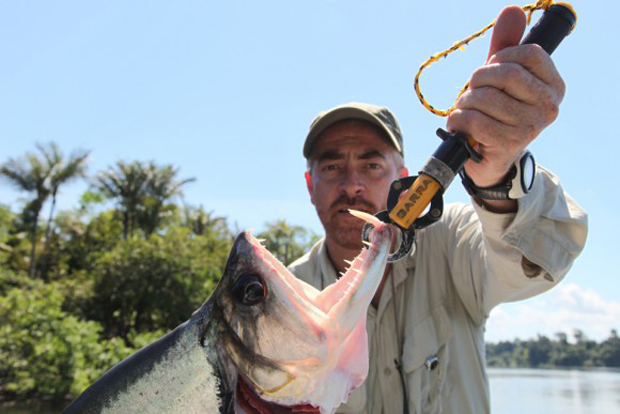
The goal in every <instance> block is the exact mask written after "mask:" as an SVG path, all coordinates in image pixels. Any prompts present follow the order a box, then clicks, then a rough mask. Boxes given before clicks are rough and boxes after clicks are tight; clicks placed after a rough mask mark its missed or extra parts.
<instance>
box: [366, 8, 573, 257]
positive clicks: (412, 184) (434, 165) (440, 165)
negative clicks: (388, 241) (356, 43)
mask: <svg viewBox="0 0 620 414" xmlns="http://www.w3.org/2000/svg"><path fill="white" fill-rule="evenodd" d="M539 5H540V6H539ZM527 7H530V8H529V9H526V8H527ZM534 7H537V8H543V9H544V10H545V11H544V13H543V15H542V16H541V18H540V19H539V20H538V22H537V23H536V24H535V25H534V27H533V28H532V29H531V31H530V32H529V33H528V35H527V36H526V37H525V39H523V41H522V42H521V44H537V45H539V46H541V47H542V48H543V49H544V50H545V51H546V52H547V53H548V54H551V53H552V52H553V51H554V50H555V49H556V48H557V47H558V46H559V44H560V43H561V42H562V40H563V39H564V38H565V37H566V36H567V35H568V34H569V33H570V32H571V31H572V30H573V28H574V27H575V24H576V21H577V16H576V13H575V11H574V10H573V8H572V7H571V6H570V5H569V4H566V3H553V2H552V1H549V0H546V1H545V0H541V1H539V2H538V4H537V5H532V6H526V7H525V8H524V9H526V10H529V11H530V14H531V12H532V11H533V10H534V9H535V8H534ZM528 19H529V18H528ZM493 25H494V23H492V24H490V25H489V26H487V27H486V28H484V29H483V30H481V31H480V32H478V33H477V34H475V35H474V36H476V35H477V36H480V35H481V34H482V33H484V31H486V30H488V29H490V28H491V27H493ZM477 36H476V37H477ZM465 43H467V40H466V41H465ZM458 47H459V44H458V43H457V44H455V46H453V47H452V48H451V49H448V51H446V52H447V53H450V52H449V51H450V50H452V51H454V50H456V49H458ZM446 52H443V53H445V54H447V53H446ZM438 55H440V54H438ZM434 56H437V55H434ZM443 56H445V55H443ZM443 56H441V57H443ZM431 59H433V57H432V58H431ZM427 63H428V62H427ZM424 65H426V63H425V64H424ZM424 65H423V66H424ZM421 69H422V68H421ZM418 75H419V72H418ZM466 89H467V85H465V87H464V88H463V90H462V91H461V93H460V94H459V96H460V95H461V94H462V93H463V92H464V91H465V90H466ZM416 91H418V81H417V76H416ZM418 96H419V97H420V100H421V101H422V103H423V104H424V102H425V100H424V99H423V97H422V95H421V93H418ZM457 99H458V98H457ZM424 106H425V107H427V109H429V110H431V108H432V106H430V104H428V105H427V104H425V105H424ZM429 107H430V108H429ZM432 109H433V110H431V112H433V113H435V114H438V115H441V116H447V115H448V114H449V113H450V112H451V110H452V108H451V109H450V110H448V111H443V112H444V113H443V114H440V113H438V112H440V111H438V110H435V109H434V108H432ZM437 135H438V136H439V137H440V138H441V139H442V143H441V144H440V145H439V147H438V148H437V150H435V152H434V153H433V155H432V156H431V157H430V158H429V159H428V160H427V161H426V163H425V164H424V165H423V166H422V168H421V169H420V172H419V175H418V176H412V177H406V178H402V179H400V180H396V181H394V182H393V183H392V185H391V186H390V190H389V194H388V200H387V207H388V209H387V210H384V211H381V212H379V213H377V214H376V217H377V218H378V219H380V220H381V221H383V222H385V223H389V224H392V225H394V226H396V227H398V228H399V229H400V245H399V247H398V250H397V251H396V252H394V253H392V254H391V255H390V256H389V257H388V262H395V261H397V260H399V259H402V258H403V257H405V256H406V255H407V254H408V253H410V252H411V249H412V247H413V243H414V241H415V231H416V230H418V229H422V228H425V227H427V226H429V225H431V224H432V223H434V222H436V221H437V220H439V219H440V218H441V215H442V214H443V193H444V192H445V190H446V189H447V188H448V186H449V185H450V184H451V182H452V181H453V179H454V177H455V176H456V175H457V174H458V173H459V172H460V171H461V170H462V169H463V166H464V165H465V163H466V162H467V161H468V160H469V159H472V160H474V161H475V162H480V161H482V157H481V155H480V154H479V153H478V152H476V150H475V149H474V148H475V147H476V145H477V142H476V140H475V139H474V138H472V137H470V136H467V135H466V134H464V133H462V132H458V131H457V132H452V133H451V132H447V131H445V130H443V129H441V128H439V129H438V130H437ZM403 193H404V194H403ZM429 206H430V208H429V209H428V211H427V213H426V214H425V215H423V216H421V215H422V213H423V212H424V211H425V210H426V209H427V207H429ZM372 228H373V226H372V224H370V223H366V224H365V225H364V228H363V230H362V239H363V240H364V241H366V242H368V241H369V234H370V231H371V230H372Z"/></svg>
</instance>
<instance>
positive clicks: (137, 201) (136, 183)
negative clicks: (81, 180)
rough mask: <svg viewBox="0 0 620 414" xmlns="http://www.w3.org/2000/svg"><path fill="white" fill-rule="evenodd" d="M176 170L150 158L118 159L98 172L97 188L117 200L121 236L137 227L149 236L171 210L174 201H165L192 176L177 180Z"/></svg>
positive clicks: (177, 191)
mask: <svg viewBox="0 0 620 414" xmlns="http://www.w3.org/2000/svg"><path fill="white" fill-rule="evenodd" d="M178 172H179V170H178V169H177V168H174V167H172V166H171V165H165V166H163V167H159V166H157V165H156V164H155V163H153V162H150V163H148V164H143V163H141V162H139V161H134V162H132V163H125V162H123V161H118V162H117V163H116V168H110V169H109V170H108V171H104V172H101V173H99V175H98V177H97V187H98V188H99V190H100V191H101V192H102V193H103V195H105V196H106V197H108V198H111V199H116V200H118V204H119V206H120V211H121V214H122V216H123V235H124V237H125V238H127V237H128V235H129V234H130V233H131V232H133V231H134V230H135V229H136V228H138V227H139V228H141V229H142V230H143V231H144V234H145V235H146V236H149V235H150V234H152V233H153V232H154V231H155V230H157V228H158V227H159V226H160V225H161V224H162V222H163V221H164V220H165V218H166V215H169V214H170V213H171V212H172V210H173V209H174V205H172V204H167V202H168V201H169V200H170V199H171V198H173V197H175V196H178V195H182V190H181V188H182V187H183V186H184V185H185V184H187V183H189V182H192V181H194V180H195V178H187V179H184V180H178V179H177V178H176V176H177V174H178Z"/></svg>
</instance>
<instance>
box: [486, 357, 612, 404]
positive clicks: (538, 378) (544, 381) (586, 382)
mask: <svg viewBox="0 0 620 414" xmlns="http://www.w3.org/2000/svg"><path fill="white" fill-rule="evenodd" d="M488 374H489V383H490V386H491V410H492V412H493V413H499V414H503V413H506V414H511V413H519V414H537V413H545V414H553V413H559V414H598V413H601V414H602V413H605V414H614V413H620V370H611V369H592V370H581V369H574V370H556V369H553V370H548V369H525V368H521V369H503V368H489V369H488Z"/></svg>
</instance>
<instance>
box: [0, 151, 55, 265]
mask: <svg viewBox="0 0 620 414" xmlns="http://www.w3.org/2000/svg"><path fill="white" fill-rule="evenodd" d="M37 149H38V150H39V151H40V152H41V153H43V154H44V153H45V151H46V147H45V146H43V145H41V144H37ZM54 168H55V165H54V164H50V162H49V159H48V158H46V157H45V156H43V157H40V156H38V155H36V154H32V153H27V154H26V155H25V156H24V157H23V158H9V160H8V161H7V162H5V163H4V164H2V166H0V175H2V176H3V177H4V178H5V179H7V180H8V181H9V182H10V183H11V184H13V186H14V187H16V188H17V189H18V190H21V191H25V192H27V193H30V194H32V196H33V198H32V199H31V200H30V201H29V202H28V203H27V204H26V206H25V208H24V211H23V217H24V222H25V223H27V224H29V225H30V240H31V249H30V263H29V270H28V274H29V275H30V277H34V275H35V263H36V245H37V240H38V225H39V216H40V214H41V209H42V208H43V204H45V201H46V200H47V199H48V197H49V196H50V194H51V191H52V190H51V176H52V174H53V172H54Z"/></svg>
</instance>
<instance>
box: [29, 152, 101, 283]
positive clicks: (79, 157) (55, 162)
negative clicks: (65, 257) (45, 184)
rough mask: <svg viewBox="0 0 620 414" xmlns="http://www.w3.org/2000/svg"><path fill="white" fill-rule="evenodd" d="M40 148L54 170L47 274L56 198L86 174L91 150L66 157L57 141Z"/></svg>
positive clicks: (51, 190) (47, 233)
mask: <svg viewBox="0 0 620 414" xmlns="http://www.w3.org/2000/svg"><path fill="white" fill-rule="evenodd" d="M39 150H40V151H41V153H42V154H43V156H44V157H45V160H46V162H47V164H48V165H49V166H53V167H52V171H51V173H50V176H49V178H50V179H49V186H50V193H51V198H52V200H51V201H52V205H51V207H50V214H49V218H48V220H47V228H46V232H45V247H44V249H43V252H44V255H45V263H44V266H43V271H42V273H43V275H44V277H46V276H47V267H48V261H49V258H48V257H47V256H48V255H49V243H50V234H51V230H52V219H53V217H54V210H55V208H56V198H57V196H58V190H59V189H60V187H62V186H63V185H66V184H68V183H70V182H71V181H74V180H76V179H78V178H84V177H85V176H86V163H87V161H88V155H89V153H90V152H89V151H85V150H76V151H73V152H72V153H71V155H69V157H68V158H65V156H64V154H63V153H62V152H61V151H60V148H59V147H58V145H57V144H56V143H53V142H52V143H50V144H48V145H47V146H40V148H39Z"/></svg>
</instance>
